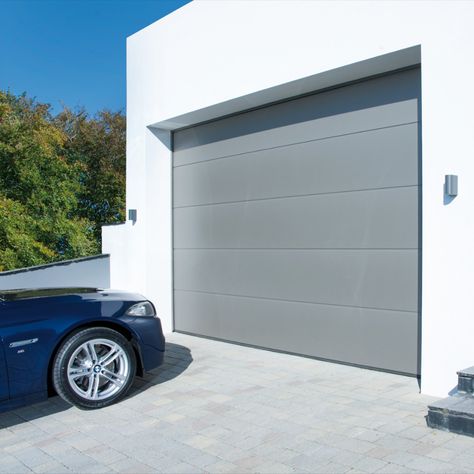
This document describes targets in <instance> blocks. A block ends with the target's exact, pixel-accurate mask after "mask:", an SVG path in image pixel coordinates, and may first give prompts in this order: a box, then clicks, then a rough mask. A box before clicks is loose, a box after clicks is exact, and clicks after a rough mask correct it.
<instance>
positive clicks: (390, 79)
mask: <svg viewBox="0 0 474 474" xmlns="http://www.w3.org/2000/svg"><path fill="white" fill-rule="evenodd" d="M419 100H420V71H419V69H414V70H409V71H404V72H398V73H395V74H389V75H387V76H383V77H379V78H374V79H370V80H367V81H364V82H360V83H357V84H353V85H350V86H347V87H342V88H339V89H334V90H331V91H326V92H323V93H321V94H315V95H313V96H309V97H305V98H300V99H295V100H292V101H288V102H285V103H281V104H277V105H273V106H271V107H267V108H262V109H258V110H254V111H251V112H247V113H242V114H239V115H236V116H232V117H227V118H225V119H221V120H217V121H214V122H210V123H206V124H202V125H198V126H196V127H192V128H188V129H185V130H181V131H178V132H176V133H175V134H174V154H173V161H174V168H173V201H174V202H173V206H174V210H173V245H174V289H175V292H174V308H175V309H174V314H175V327H176V329H177V330H179V331H184V332H188V333H194V334H200V335H204V336H209V337H216V338H219V339H224V340H231V341H236V342H240V343H244V344H251V345H256V346H261V347H268V348H271V349H277V350H283V351H287V352H293V353H301V354H305V355H310V356H314V357H320V358H323V359H330V360H335V361H340V362H345V363H351V364H356V365H363V366H367V367H377V368H381V369H386V370H390V371H395V372H402V373H410V374H416V373H417V372H418V366H419V361H418V322H419V319H418V318H419V313H418V310H419V248H418V247H419V212H420V206H419V196H420V192H421V176H420V174H419V165H420V161H419V155H420V150H419V117H418V110H419V107H420V103H419Z"/></svg>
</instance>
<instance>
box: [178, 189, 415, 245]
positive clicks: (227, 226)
mask: <svg viewBox="0 0 474 474" xmlns="http://www.w3.org/2000/svg"><path fill="white" fill-rule="evenodd" d="M418 192H419V191H418V187H416V186H415V187H410V188H395V189H383V190H377V191H372V190H371V191H364V192H358V193H355V194H325V195H316V196H304V197H298V198H294V199H282V200H270V201H250V202H243V203H234V204H226V205H222V206H205V207H185V208H180V209H175V210H174V226H175V232H174V246H175V248H176V249H179V248H189V249H191V248H241V249H245V248H255V247H261V248H285V247H294V248H311V247H315V248H324V247H329V248H338V247H342V248H349V247H354V248H367V249H370V248H391V247H393V248H416V247H418V232H417V224H418ZM334 209H337V210H338V212H334Z"/></svg>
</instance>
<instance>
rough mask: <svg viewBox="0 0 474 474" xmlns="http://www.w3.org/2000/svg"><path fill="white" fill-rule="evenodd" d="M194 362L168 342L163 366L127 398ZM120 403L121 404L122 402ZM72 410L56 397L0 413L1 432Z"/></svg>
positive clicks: (142, 379)
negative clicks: (4, 429)
mask: <svg viewBox="0 0 474 474" xmlns="http://www.w3.org/2000/svg"><path fill="white" fill-rule="evenodd" d="M192 361H193V358H192V356H191V351H190V350H189V349H188V348H187V347H185V346H181V345H180V344H173V343H172V342H167V343H166V347H165V358H164V362H163V365H161V366H160V367H158V368H156V369H155V370H153V371H151V372H148V373H146V374H145V376H144V377H136V379H135V382H134V384H133V385H132V388H131V389H130V392H129V394H128V395H127V396H126V397H125V398H126V399H127V398H132V397H134V396H136V395H139V394H140V393H142V392H144V391H145V390H147V388H149V387H150V386H154V385H159V384H162V383H165V382H167V381H168V380H172V379H174V378H176V377H178V376H179V375H180V374H182V373H183V372H184V371H185V370H186V369H187V368H188V367H189V366H190V365H191V363H192ZM118 403H119V404H120V401H119V402H118ZM71 408H72V407H71V405H69V404H68V403H66V402H65V401H64V400H63V399H62V398H60V397H58V396H54V397H51V398H49V399H48V400H45V401H44V402H40V403H35V404H34V405H28V406H25V407H22V408H16V409H14V410H11V411H7V412H3V413H0V430H1V429H3V428H10V427H12V426H15V425H20V424H22V423H25V422H29V421H33V420H38V419H40V418H43V417H46V416H49V415H55V414H57V413H60V412H62V411H66V410H69V409H71Z"/></svg>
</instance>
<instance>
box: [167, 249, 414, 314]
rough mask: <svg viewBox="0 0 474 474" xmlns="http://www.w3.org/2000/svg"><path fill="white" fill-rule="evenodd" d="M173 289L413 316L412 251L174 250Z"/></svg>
mask: <svg viewBox="0 0 474 474" xmlns="http://www.w3.org/2000/svg"><path fill="white" fill-rule="evenodd" d="M174 256H175V289H176V290H181V289H183V290H195V291H208V292H212V293H223V294H238V295H243V296H263V297H266V298H281V299H286V300H293V301H307V302H315V303H329V304H342V305H346V306H352V305H353V306H363V307H370V308H380V309H398V310H404V311H416V310H417V305H418V298H417V297H418V294H417V289H418V287H417V276H418V273H417V270H418V252H417V251H416V250H415V251H413V250H403V251H400V250H383V251H378V252H372V251H370V250H352V251H350V250H346V251H344V252H341V251H339V250H301V251H299V252H294V251H286V250H266V251H260V252H258V251H252V250H227V251H226V252H222V251H218V250H195V249H193V250H179V249H175V255H174Z"/></svg>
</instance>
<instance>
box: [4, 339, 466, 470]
mask: <svg viewBox="0 0 474 474" xmlns="http://www.w3.org/2000/svg"><path fill="white" fill-rule="evenodd" d="M168 341H169V342H168V345H167V346H168V347H167V357H166V364H165V366H164V367H163V368H162V369H161V370H159V371H156V373H154V374H151V375H148V376H147V377H146V379H144V380H138V381H137V383H136V384H135V389H134V391H133V393H132V394H131V395H130V396H129V397H128V398H127V399H126V400H124V401H122V402H121V403H120V404H118V405H115V406H113V407H110V408H107V409H103V410H100V411H93V412H88V411H80V410H77V409H76V408H71V407H69V406H67V405H66V404H64V403H62V402H61V400H60V399H59V398H58V397H56V398H54V399H51V400H49V401H48V402H45V403H41V404H38V405H34V406H31V407H27V408H23V409H20V410H16V411H14V412H10V413H4V414H1V415H0V428H1V429H0V472H8V473H15V472H30V471H34V472H70V471H73V472H133V473H140V472H167V473H177V472H184V473H194V472H212V473H213V472H216V473H217V472H238V473H240V472H261V473H279V472H282V473H284V472H324V473H326V472H353V473H355V472H380V473H383V472H394V473H397V472H402V473H405V472H417V471H424V472H430V473H432V472H474V439H473V438H467V437H463V436H458V435H452V434H450V433H444V432H441V431H435V430H431V429H428V428H427V427H426V426H425V420H424V415H425V414H426V404H427V403H428V401H429V400H430V399H429V398H428V397H425V396H421V395H419V393H418V384H417V382H416V380H414V379H411V378H407V377H400V376H396V375H390V374H384V373H380V372H374V371H368V370H363V369H357V368H352V367H346V366H342V365H337V364H330V363H326V362H319V361H315V360H311V359H305V358H302V357H295V356H290V355H285V354H278V353H274V352H268V351H262V350H257V349H251V348H247V347H241V346H237V345H231V344H226V343H222V342H215V341H209V340H206V339H200V338H195V337H190V336H185V335H182V334H172V335H170V336H169V337H168Z"/></svg>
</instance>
